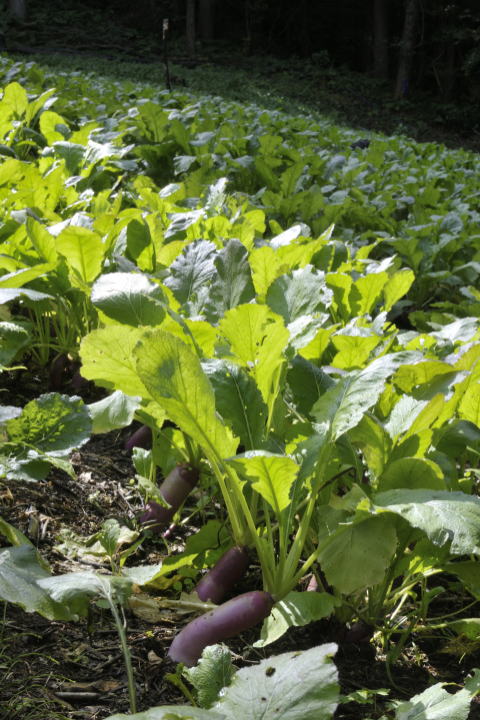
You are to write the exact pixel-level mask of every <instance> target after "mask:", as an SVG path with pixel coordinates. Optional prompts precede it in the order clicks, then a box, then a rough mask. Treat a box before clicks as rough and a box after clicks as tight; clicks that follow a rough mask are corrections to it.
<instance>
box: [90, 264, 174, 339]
mask: <svg viewBox="0 0 480 720" xmlns="http://www.w3.org/2000/svg"><path fill="white" fill-rule="evenodd" d="M92 302H93V304H94V305H95V307H97V308H98V309H99V310H101V311H102V312H103V313H105V315H107V316H108V317H110V318H112V319H113V320H116V321H117V322H119V323H122V324H125V325H132V327H139V326H140V325H160V323H161V322H162V320H163V319H164V317H165V304H166V300H165V295H164V293H163V291H162V289H161V287H160V286H159V285H157V284H156V283H154V282H151V281H150V280H148V278H147V277H145V275H141V274H140V273H123V272H118V273H108V274H107V275H102V276H101V277H99V278H98V280H97V281H96V283H95V284H94V286H93V288H92Z"/></svg>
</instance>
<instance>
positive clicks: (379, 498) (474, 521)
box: [375, 490, 480, 555]
mask: <svg viewBox="0 0 480 720" xmlns="http://www.w3.org/2000/svg"><path fill="white" fill-rule="evenodd" d="M375 506H376V508H377V511H379V512H384V511H388V512H392V513H395V514H396V515H400V517H402V518H404V519H405V520H406V521H407V522H408V523H410V525H412V527H415V528H418V529H419V530H422V531H423V532H424V533H425V534H426V535H427V537H428V538H429V539H430V540H431V541H432V542H433V543H434V544H435V545H439V546H440V547H442V546H443V545H450V552H451V553H452V554H453V555H470V554H472V553H475V554H479V553H480V498H477V497H476V496H470V495H465V494H464V493H461V492H447V491H441V490H389V491H388V492H384V493H379V494H378V495H376V496H375Z"/></svg>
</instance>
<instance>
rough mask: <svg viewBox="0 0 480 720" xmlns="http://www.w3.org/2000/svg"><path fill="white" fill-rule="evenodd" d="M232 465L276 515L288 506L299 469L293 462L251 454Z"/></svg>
mask: <svg viewBox="0 0 480 720" xmlns="http://www.w3.org/2000/svg"><path fill="white" fill-rule="evenodd" d="M232 464H233V465H234V466H235V467H237V468H239V471H240V475H243V476H245V477H246V478H247V479H248V480H249V481H250V482H251V484H252V487H253V488H254V490H256V491H257V492H258V493H259V494H260V495H261V496H262V497H263V499H264V500H266V501H267V502H268V504H269V505H270V507H271V508H273V510H274V511H275V512H276V513H277V515H279V514H280V513H281V512H282V511H283V510H285V509H286V508H287V507H288V506H289V504H290V501H291V498H290V491H291V489H292V486H293V484H294V482H295V479H296V477H297V475H298V471H299V469H300V468H299V466H298V465H297V463H296V462H295V461H294V460H292V459H291V458H289V457H286V456H284V455H271V454H269V453H259V452H251V453H247V454H246V457H236V458H235V459H234V460H232Z"/></svg>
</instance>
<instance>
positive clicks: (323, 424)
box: [312, 352, 421, 440]
mask: <svg viewBox="0 0 480 720" xmlns="http://www.w3.org/2000/svg"><path fill="white" fill-rule="evenodd" d="M419 357H421V356H420V354H419V353H410V352H399V353H395V354H392V355H384V356H382V357H380V358H377V359H376V360H374V361H373V362H372V363H370V365H368V367H366V368H365V369H364V370H360V371H353V372H351V373H349V375H347V376H345V377H343V378H342V379H341V380H339V381H338V382H337V383H336V385H335V386H334V387H332V388H330V389H329V390H327V392H326V393H324V395H322V397H321V398H320V399H319V400H317V402H316V403H315V405H314V406H313V408H312V415H313V417H314V418H315V420H316V421H317V424H318V426H319V430H321V431H323V432H327V433H328V434H329V435H330V437H331V438H332V440H336V439H337V438H339V437H340V435H343V433H345V432H346V431H347V430H351V429H352V428H354V427H355V426H356V425H358V423H359V422H360V420H361V419H362V416H363V415H364V414H365V412H366V411H367V410H369V409H370V408H371V407H372V406H373V405H375V403H376V402H377V400H378V398H379V397H380V394H381V393H382V391H383V388H384V386H385V382H386V380H387V378H388V377H389V376H390V375H392V374H393V373H394V372H395V370H396V369H397V368H398V367H400V366H401V365H402V364H404V363H405V362H413V360H414V359H416V358H419Z"/></svg>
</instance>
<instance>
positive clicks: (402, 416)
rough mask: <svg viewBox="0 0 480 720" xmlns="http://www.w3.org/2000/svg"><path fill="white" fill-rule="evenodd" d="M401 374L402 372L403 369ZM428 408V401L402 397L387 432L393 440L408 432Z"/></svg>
mask: <svg viewBox="0 0 480 720" xmlns="http://www.w3.org/2000/svg"><path fill="white" fill-rule="evenodd" d="M399 372H401V369H400V371H399ZM426 406H427V401H426V400H416V399H415V398H413V397H411V395H402V397H401V398H400V400H399V401H398V402H397V403H395V405H394V406H393V409H392V412H391V413H390V417H389V419H388V421H387V422H386V423H385V430H386V431H387V432H388V434H389V435H390V437H391V438H392V440H395V438H397V437H398V436H399V435H403V433H405V432H407V431H408V430H409V429H410V427H411V425H412V422H413V421H414V420H415V418H416V417H417V416H418V415H419V414H420V413H421V412H422V410H423V409H424V408H425V407H426Z"/></svg>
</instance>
